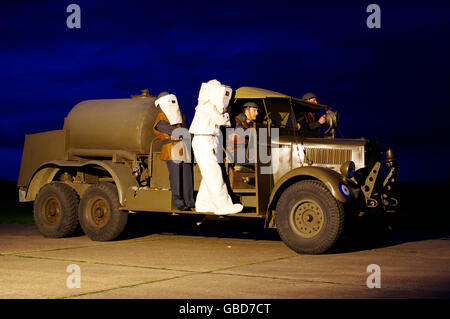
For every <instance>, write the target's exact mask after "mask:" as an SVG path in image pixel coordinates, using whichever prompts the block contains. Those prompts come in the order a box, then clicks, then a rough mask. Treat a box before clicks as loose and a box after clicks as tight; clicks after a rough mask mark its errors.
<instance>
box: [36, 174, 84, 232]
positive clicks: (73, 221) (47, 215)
mask: <svg viewBox="0 0 450 319" xmlns="http://www.w3.org/2000/svg"><path fill="white" fill-rule="evenodd" d="M78 203H79V199H78V194H77V192H76V191H75V190H74V189H73V188H72V187H70V186H69V185H67V184H63V183H50V184H47V185H45V186H43V187H42V188H41V189H40V191H39V193H38V195H37V196H36V200H35V201H34V207H33V216H34V222H35V224H36V226H37V228H38V230H39V232H40V233H41V234H42V235H44V236H45V237H53V238H59V237H66V236H70V235H72V234H73V233H74V232H75V229H76V228H77V225H78V217H77V215H78V214H77V212H78Z"/></svg>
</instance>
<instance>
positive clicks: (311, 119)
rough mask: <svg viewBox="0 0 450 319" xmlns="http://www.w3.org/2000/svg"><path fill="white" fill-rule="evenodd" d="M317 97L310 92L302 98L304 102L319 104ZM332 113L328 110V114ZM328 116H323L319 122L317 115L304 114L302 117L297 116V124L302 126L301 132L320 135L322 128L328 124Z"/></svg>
mask: <svg viewBox="0 0 450 319" xmlns="http://www.w3.org/2000/svg"><path fill="white" fill-rule="evenodd" d="M317 99H318V98H317V96H316V95H315V94H314V93H312V92H308V93H305V94H304V95H303V97H302V100H303V101H306V102H309V103H314V104H318V102H317ZM329 112H331V110H330V109H328V110H327V113H329ZM326 121H327V115H326V114H324V115H322V116H321V117H320V118H319V119H318V120H316V115H315V113H314V112H302V113H301V114H300V115H297V123H298V124H299V125H300V130H302V131H306V132H314V133H320V128H321V127H322V126H323V125H324V124H325V123H326Z"/></svg>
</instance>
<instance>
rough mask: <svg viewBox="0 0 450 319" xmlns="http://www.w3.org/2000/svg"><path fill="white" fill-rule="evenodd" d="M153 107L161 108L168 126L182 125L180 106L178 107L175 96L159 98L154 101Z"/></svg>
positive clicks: (169, 95)
mask: <svg viewBox="0 0 450 319" xmlns="http://www.w3.org/2000/svg"><path fill="white" fill-rule="evenodd" d="M155 105H156V106H159V107H160V108H161V110H162V111H163V112H164V114H165V115H166V116H167V119H168V120H169V122H170V125H175V124H181V123H183V117H182V116H181V111H180V106H179V105H178V101H177V97H176V96H175V94H167V95H164V96H161V97H160V98H158V99H157V100H156V101H155Z"/></svg>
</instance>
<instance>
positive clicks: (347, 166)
mask: <svg viewBox="0 0 450 319" xmlns="http://www.w3.org/2000/svg"><path fill="white" fill-rule="evenodd" d="M341 174H342V175H344V177H346V178H352V177H353V175H354V174H355V163H354V162H353V161H347V162H345V163H343V164H342V165H341Z"/></svg>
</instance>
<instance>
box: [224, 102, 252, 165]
mask: <svg viewBox="0 0 450 319" xmlns="http://www.w3.org/2000/svg"><path fill="white" fill-rule="evenodd" d="M258 113H259V107H258V105H257V104H256V103H255V102H246V103H244V105H242V113H240V114H238V115H237V116H236V117H235V122H236V128H235V130H234V131H233V132H232V133H231V134H230V135H229V136H228V139H227V152H228V155H229V157H230V160H231V161H232V162H234V163H239V164H244V163H248V162H249V161H250V160H251V158H249V156H248V154H247V153H246V150H245V145H246V144H247V143H248V138H249V136H248V134H246V132H245V130H247V129H248V128H250V127H252V125H253V123H254V122H255V121H256V118H257V116H258ZM239 149H240V150H242V151H241V152H242V153H245V154H239V152H238V150H239ZM240 155H242V156H240Z"/></svg>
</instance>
